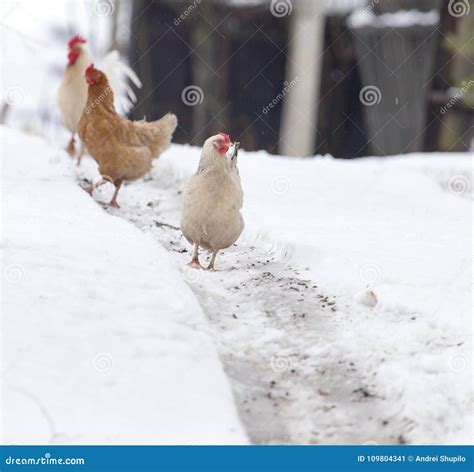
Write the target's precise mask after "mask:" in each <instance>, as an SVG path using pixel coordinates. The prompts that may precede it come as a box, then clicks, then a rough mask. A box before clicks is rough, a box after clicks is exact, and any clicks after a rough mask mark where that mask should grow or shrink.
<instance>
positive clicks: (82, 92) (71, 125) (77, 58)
mask: <svg viewBox="0 0 474 472" xmlns="http://www.w3.org/2000/svg"><path fill="white" fill-rule="evenodd" d="M85 43H86V40H85V39H84V38H82V37H81V36H74V37H73V38H72V39H71V40H70V41H69V43H68V64H67V66H66V69H65V71H64V77H63V80H62V82H61V85H60V87H59V92H58V104H59V109H60V112H61V116H62V119H63V122H64V125H65V126H66V128H67V129H68V130H69V131H70V132H71V139H70V140H69V143H68V145H67V147H66V150H67V152H68V154H69V155H70V156H71V157H73V156H74V154H75V146H74V136H75V134H76V133H77V127H78V124H79V120H80V118H81V115H82V111H83V110H84V107H85V105H86V102H87V91H88V85H87V83H86V81H85V80H84V74H85V71H86V69H87V68H88V67H89V66H90V64H91V63H92V60H91V58H90V56H89V54H88V52H87V49H86V48H85V46H84V44H85ZM102 70H103V71H104V72H105V74H106V75H107V78H108V80H109V83H110V87H111V88H112V91H113V93H114V97H116V102H117V103H116V107H117V109H118V110H119V111H120V112H122V113H127V112H128V111H130V110H131V108H132V107H133V105H134V104H135V103H136V101H137V97H136V95H135V93H134V91H133V89H132V87H131V86H130V84H129V83H128V81H129V80H130V81H131V82H132V83H133V84H134V85H135V86H136V87H138V88H141V86H142V83H141V81H140V79H139V78H138V77H137V75H136V74H135V72H133V70H132V69H131V68H130V67H129V66H127V65H126V64H125V63H123V62H122V61H121V60H120V57H119V53H118V52H117V51H111V52H109V53H108V54H107V55H106V56H105V58H104V61H103V67H102ZM83 152H84V147H83V145H81V151H80V153H79V157H78V164H80V161H81V157H82V155H83Z"/></svg>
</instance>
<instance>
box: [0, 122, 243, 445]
mask: <svg viewBox="0 0 474 472" xmlns="http://www.w3.org/2000/svg"><path fill="white" fill-rule="evenodd" d="M1 146H2V157H3V164H4V167H3V178H2V183H3V198H2V202H3V219H2V228H3V274H4V278H3V284H2V285H3V297H2V298H3V308H4V309H3V311H2V312H3V315H2V346H3V359H2V397H3V398H2V422H1V424H2V429H3V431H2V442H3V443H23V444H177V443H178V444H183V443H184V444H186V443H189V444H236V443H237V444H242V443H243V444H245V443H246V436H245V433H244V432H243V430H242V427H241V425H240V421H239V419H238V417H237V413H236V410H235V406H234V402H233V398H232V393H231V390H230V388H229V384H228V381H227V379H226V377H225V375H224V372H223V369H222V365H221V363H220V361H219V360H218V358H217V354H216V349H215V347H214V346H213V344H212V341H211V339H210V338H209V335H208V334H207V331H208V327H207V322H206V320H205V318H204V316H203V312H202V310H201V308H200V306H199V304H198V302H197V300H196V298H195V296H194V295H193V293H192V292H191V290H190V289H189V288H188V287H187V285H186V284H185V283H184V282H183V280H182V278H181V276H180V274H179V272H178V271H177V269H176V268H175V264H174V262H173V260H172V258H171V257H170V255H169V254H168V253H167V252H166V251H165V250H164V249H163V248H162V247H161V246H160V245H159V244H157V243H156V242H155V241H153V239H152V238H151V237H150V236H147V235H145V234H143V233H142V232H140V231H138V230H137V229H135V228H134V227H133V226H131V225H130V224H129V223H127V222H125V221H123V220H122V219H120V218H117V217H114V216H110V215H108V214H107V213H105V212H104V211H103V210H102V209H101V208H100V207H99V206H98V205H96V204H95V203H94V201H93V200H91V198H90V197H89V195H87V194H86V193H85V192H84V191H83V190H81V189H80V188H79V187H78V186H77V185H76V183H75V182H74V177H73V172H72V171H71V167H72V164H71V162H70V159H69V158H68V157H67V155H66V154H65V153H64V152H62V151H59V150H57V149H53V148H51V147H50V146H48V145H47V144H46V143H45V142H44V141H43V140H42V139H39V138H33V137H28V136H27V135H24V134H21V133H19V132H16V131H13V130H11V129H8V128H5V127H2V128H1ZM202 346H207V349H206V350H204V351H203V349H202Z"/></svg>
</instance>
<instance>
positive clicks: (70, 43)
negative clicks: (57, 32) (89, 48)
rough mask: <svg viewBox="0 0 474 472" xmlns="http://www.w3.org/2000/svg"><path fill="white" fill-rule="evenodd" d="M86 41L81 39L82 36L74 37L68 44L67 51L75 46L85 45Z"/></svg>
mask: <svg viewBox="0 0 474 472" xmlns="http://www.w3.org/2000/svg"><path fill="white" fill-rule="evenodd" d="M85 42H86V40H85V39H84V38H83V37H82V36H79V35H76V36H74V38H72V39H71V40H70V41H69V43H67V44H68V46H69V49H70V48H72V47H74V46H75V45H76V44H78V43H79V44H85Z"/></svg>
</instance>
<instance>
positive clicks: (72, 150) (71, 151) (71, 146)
mask: <svg viewBox="0 0 474 472" xmlns="http://www.w3.org/2000/svg"><path fill="white" fill-rule="evenodd" d="M66 152H67V153H68V154H69V155H70V156H71V157H74V154H75V153H76V147H75V146H74V133H72V134H71V139H70V140H69V143H68V145H67V147H66Z"/></svg>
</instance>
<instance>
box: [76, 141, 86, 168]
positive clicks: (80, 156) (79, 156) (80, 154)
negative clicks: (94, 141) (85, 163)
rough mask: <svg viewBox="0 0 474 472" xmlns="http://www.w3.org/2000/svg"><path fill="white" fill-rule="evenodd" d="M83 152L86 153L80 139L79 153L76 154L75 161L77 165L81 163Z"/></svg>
mask: <svg viewBox="0 0 474 472" xmlns="http://www.w3.org/2000/svg"><path fill="white" fill-rule="evenodd" d="M85 153H86V149H85V146H84V143H83V142H82V141H81V148H80V150H79V155H78V156H77V163H76V164H77V166H80V165H81V160H82V157H83V156H84V154H85Z"/></svg>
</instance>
